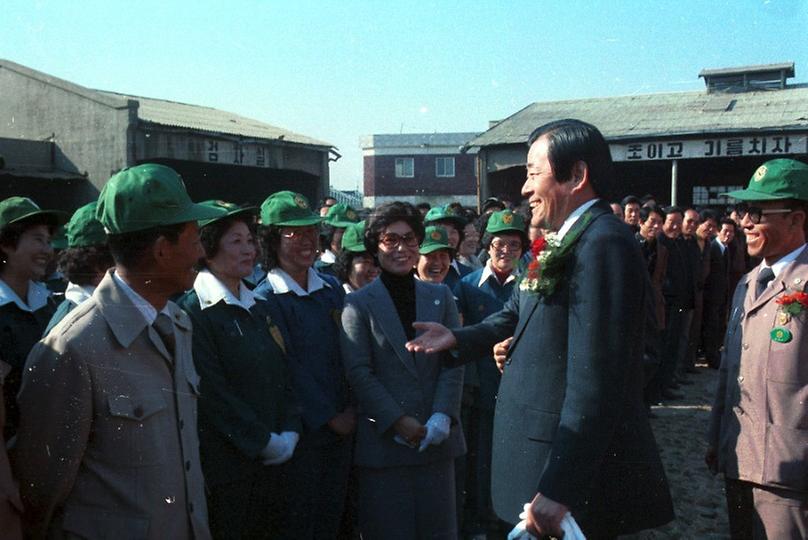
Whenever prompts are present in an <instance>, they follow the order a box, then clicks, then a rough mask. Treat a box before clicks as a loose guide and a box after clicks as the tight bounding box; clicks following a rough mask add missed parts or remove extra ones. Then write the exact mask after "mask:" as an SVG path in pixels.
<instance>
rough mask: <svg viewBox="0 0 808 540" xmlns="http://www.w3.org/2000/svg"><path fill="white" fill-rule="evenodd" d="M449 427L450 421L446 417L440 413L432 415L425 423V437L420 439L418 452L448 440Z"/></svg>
mask: <svg viewBox="0 0 808 540" xmlns="http://www.w3.org/2000/svg"><path fill="white" fill-rule="evenodd" d="M451 426H452V421H451V420H450V419H449V417H448V416H446V415H445V414H443V413H441V412H436V413H432V416H430V417H429V420H427V421H426V426H425V427H426V437H424V438H423V439H421V446H419V447H418V451H419V452H423V451H424V450H426V447H427V446H429V445H430V444H432V445H435V446H437V445H439V444H440V443H442V442H443V441H445V440H446V439H447V438H449V430H450V429H451Z"/></svg>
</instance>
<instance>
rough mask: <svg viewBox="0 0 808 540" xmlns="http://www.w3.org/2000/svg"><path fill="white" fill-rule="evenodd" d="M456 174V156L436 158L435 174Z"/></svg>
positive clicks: (448, 175)
mask: <svg viewBox="0 0 808 540" xmlns="http://www.w3.org/2000/svg"><path fill="white" fill-rule="evenodd" d="M454 175H455V169H454V158H453V157H439V158H435V176H445V177H453V176H454Z"/></svg>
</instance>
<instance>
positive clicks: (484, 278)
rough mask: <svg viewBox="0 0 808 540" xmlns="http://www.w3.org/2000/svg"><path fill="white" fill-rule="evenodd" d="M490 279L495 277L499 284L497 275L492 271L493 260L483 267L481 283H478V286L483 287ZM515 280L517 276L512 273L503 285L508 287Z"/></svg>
mask: <svg viewBox="0 0 808 540" xmlns="http://www.w3.org/2000/svg"><path fill="white" fill-rule="evenodd" d="M490 277H493V278H494V281H496V282H497V283H499V279H498V278H497V275H496V274H495V273H494V271H493V270H492V269H491V260H489V261H488V262H486V263H485V266H484V267H483V273H482V275H481V276H480V281H479V283H477V286H478V287H482V286H483V283H485V282H486V281H488V278H490ZM515 279H516V276H515V275H514V274H513V271H511V274H510V275H509V276H508V277H507V279H505V283H503V285H507V284H508V283H510V282H511V281H513V280H515Z"/></svg>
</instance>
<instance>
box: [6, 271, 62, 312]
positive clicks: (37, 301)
mask: <svg viewBox="0 0 808 540" xmlns="http://www.w3.org/2000/svg"><path fill="white" fill-rule="evenodd" d="M50 294H51V292H50V291H49V290H48V288H47V287H45V286H44V285H42V284H41V283H35V282H33V281H29V282H28V298H26V300H27V301H28V302H27V303H26V302H23V301H22V299H20V297H19V296H17V293H15V292H14V290H13V289H12V288H11V287H9V285H8V283H6V282H5V281H3V280H2V279H0V306H5V305H6V304H10V303H11V302H14V303H15V304H17V307H18V308H20V309H21V310H23V311H30V312H31V313H33V312H34V311H36V310H38V309H39V308H41V307H42V306H44V305H45V304H47V303H48V298H49V297H50Z"/></svg>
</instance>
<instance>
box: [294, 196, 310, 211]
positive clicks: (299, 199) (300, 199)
mask: <svg viewBox="0 0 808 540" xmlns="http://www.w3.org/2000/svg"><path fill="white" fill-rule="evenodd" d="M295 204H296V205H297V206H298V207H300V208H308V207H309V203H308V202H306V199H304V198H303V197H301V196H300V195H295Z"/></svg>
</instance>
